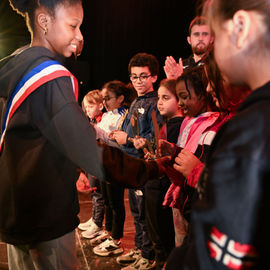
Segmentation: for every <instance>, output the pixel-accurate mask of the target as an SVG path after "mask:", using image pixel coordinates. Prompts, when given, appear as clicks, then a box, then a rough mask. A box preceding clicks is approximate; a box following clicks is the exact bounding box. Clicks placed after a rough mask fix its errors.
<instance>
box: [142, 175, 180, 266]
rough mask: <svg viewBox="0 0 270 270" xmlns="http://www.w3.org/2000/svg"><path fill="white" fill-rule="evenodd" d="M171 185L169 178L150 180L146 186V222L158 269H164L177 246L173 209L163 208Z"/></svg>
mask: <svg viewBox="0 0 270 270" xmlns="http://www.w3.org/2000/svg"><path fill="white" fill-rule="evenodd" d="M170 185H171V181H170V180H169V179H168V178H167V177H166V178H165V177H164V178H162V179H155V180H150V181H148V182H147V183H146V185H145V212H146V222H147V227H148V231H149V236H150V239H151V240H152V243H153V247H154V251H155V260H156V269H162V268H163V266H164V263H165V262H166V260H167V258H168V256H169V254H170V252H171V251H172V249H173V248H174V246H175V245H174V242H175V241H174V225H173V215H172V209H171V208H170V207H163V206H162V202H163V199H164V196H165V194H166V192H167V190H168V188H169V186H170Z"/></svg>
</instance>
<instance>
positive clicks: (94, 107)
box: [83, 101, 103, 119]
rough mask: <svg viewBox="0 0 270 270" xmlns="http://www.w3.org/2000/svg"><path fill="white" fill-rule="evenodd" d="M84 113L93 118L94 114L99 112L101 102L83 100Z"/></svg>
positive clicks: (101, 107)
mask: <svg viewBox="0 0 270 270" xmlns="http://www.w3.org/2000/svg"><path fill="white" fill-rule="evenodd" d="M83 105H84V108H85V110H86V114H87V116H88V117H89V118H90V119H95V117H96V116H98V115H99V114H101V112H102V109H103V105H102V104H101V103H93V102H87V101H84V102H83Z"/></svg>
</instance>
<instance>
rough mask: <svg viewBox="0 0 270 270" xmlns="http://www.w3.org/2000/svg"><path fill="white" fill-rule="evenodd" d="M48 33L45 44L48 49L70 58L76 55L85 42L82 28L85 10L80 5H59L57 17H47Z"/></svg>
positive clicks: (56, 11)
mask: <svg viewBox="0 0 270 270" xmlns="http://www.w3.org/2000/svg"><path fill="white" fill-rule="evenodd" d="M46 21H47V22H46V27H47V29H48V31H47V33H46V34H45V35H44V39H45V41H44V42H43V43H44V44H42V45H44V46H45V47H46V48H48V49H49V50H50V51H52V52H53V53H54V54H56V53H58V54H60V55H63V56H65V57H70V56H71V54H72V53H76V50H77V47H78V46H80V43H81V41H82V40H83V36H82V33H81V31H80V26H81V24H82V21H83V8H82V5H81V4H80V3H77V4H74V5H62V4H60V5H58V6H57V8H56V9H55V16H54V17H52V16H50V15H47V17H46Z"/></svg>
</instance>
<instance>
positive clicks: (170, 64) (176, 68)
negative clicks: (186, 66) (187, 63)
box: [163, 56, 183, 80]
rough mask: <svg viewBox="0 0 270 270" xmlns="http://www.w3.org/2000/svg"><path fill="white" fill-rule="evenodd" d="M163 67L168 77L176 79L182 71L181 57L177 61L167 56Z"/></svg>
mask: <svg viewBox="0 0 270 270" xmlns="http://www.w3.org/2000/svg"><path fill="white" fill-rule="evenodd" d="M163 69H164V72H165V74H166V77H167V78H168V79H174V80H176V79H177V78H178V77H179V76H181V74H182V73H183V62H182V59H181V58H180V59H179V63H177V62H176V61H175V60H174V58H173V57H172V56H167V57H166V60H165V66H164V67H163Z"/></svg>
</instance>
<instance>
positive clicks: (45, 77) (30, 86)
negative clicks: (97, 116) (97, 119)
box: [0, 60, 79, 153]
mask: <svg viewBox="0 0 270 270" xmlns="http://www.w3.org/2000/svg"><path fill="white" fill-rule="evenodd" d="M65 76H68V77H70V78H71V82H72V86H73V91H74V95H75V98H76V100H78V94H79V88H78V81H77V79H76V78H75V77H74V76H73V75H72V74H71V73H70V72H69V71H68V70H67V69H66V68H65V67H64V66H62V65H61V64H60V63H59V62H57V61H54V60H50V61H45V62H43V63H41V64H40V65H38V66H36V67H34V68H33V69H32V70H30V71H29V73H27V74H26V75H25V76H24V77H23V78H22V80H21V81H20V82H19V83H18V84H17V86H16V87H15V89H14V91H13V92H12V94H11V96H10V98H9V101H8V104H7V108H6V112H5V117H4V121H3V126H2V134H1V139H0V153H1V150H2V146H3V142H4V138H5V133H6V130H7V126H8V124H9V121H10V119H11V117H12V116H13V115H14V113H15V112H16V110H17V109H18V108H19V106H20V105H21V104H22V103H23V101H24V100H25V99H26V98H27V97H28V96H29V95H30V94H31V93H33V92H34V91H35V90H36V89H38V88H39V87H40V86H41V85H43V84H45V83H46V82H49V81H51V80H53V79H56V78H59V77H65Z"/></svg>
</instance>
